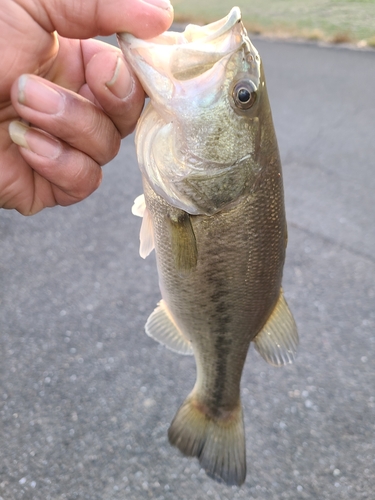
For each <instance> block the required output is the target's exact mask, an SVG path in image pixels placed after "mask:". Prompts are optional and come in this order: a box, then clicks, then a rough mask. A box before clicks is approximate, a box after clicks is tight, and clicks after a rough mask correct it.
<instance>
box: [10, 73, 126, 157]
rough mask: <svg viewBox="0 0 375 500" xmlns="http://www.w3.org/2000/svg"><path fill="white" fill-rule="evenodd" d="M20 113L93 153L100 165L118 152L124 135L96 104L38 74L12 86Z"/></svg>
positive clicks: (83, 149)
mask: <svg viewBox="0 0 375 500" xmlns="http://www.w3.org/2000/svg"><path fill="white" fill-rule="evenodd" d="M11 98H12V103H13V106H14V108H15V110H16V112H17V113H18V115H19V116H20V117H21V118H23V119H24V120H26V121H27V122H30V123H32V124H33V125H34V126H36V127H38V128H41V129H42V130H44V131H46V132H48V133H49V134H52V135H53V136H55V137H58V138H59V139H62V140H63V141H65V142H66V143H67V144H69V145H70V146H72V147H73V148H75V149H78V150H80V151H82V152H83V153H85V154H87V155H89V156H91V158H93V159H94V160H95V161H96V162H97V163H98V164H99V165H104V164H105V163H108V162H109V161H110V160H111V159H112V158H113V157H114V156H115V155H116V154H117V152H118V150H119V147H120V142H121V137H120V134H119V132H118V130H117V128H116V127H115V125H114V123H113V122H112V121H111V119H110V118H109V117H108V116H107V115H106V114H105V113H104V112H103V111H102V110H101V109H99V108H98V107H97V106H95V104H93V103H92V102H90V101H89V100H87V99H85V98H84V97H82V96H80V95H78V94H76V93H75V92H72V91H70V90H67V89H64V88H62V87H59V86H58V85H56V84H54V83H52V82H49V81H48V80H45V79H43V78H41V77H38V76H35V75H22V76H21V77H20V78H18V80H17V81H16V82H15V84H14V85H13V87H12V92H11Z"/></svg>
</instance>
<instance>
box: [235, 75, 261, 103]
mask: <svg viewBox="0 0 375 500" xmlns="http://www.w3.org/2000/svg"><path fill="white" fill-rule="evenodd" d="M232 97H233V100H234V104H235V105H236V107H237V108H240V109H249V108H251V107H252V106H253V104H254V103H255V101H256V98H257V93H256V87H255V85H254V83H253V82H252V81H251V80H241V81H240V82H238V83H236V85H235V86H234V87H233V91H232Z"/></svg>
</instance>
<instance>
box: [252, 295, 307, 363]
mask: <svg viewBox="0 0 375 500" xmlns="http://www.w3.org/2000/svg"><path fill="white" fill-rule="evenodd" d="M253 342H254V344H255V349H256V350H257V351H258V352H259V354H260V355H261V356H262V358H264V359H265V360H266V361H267V363H270V364H271V365H273V366H283V365H286V364H289V363H293V361H294V358H295V355H296V352H297V346H298V332H297V326H296V323H295V321H294V318H293V316H292V313H291V312H290V309H289V307H288V304H287V303H286V300H285V299H284V295H283V292H282V290H280V296H279V299H278V301H277V303H276V306H275V308H274V310H273V311H272V313H271V315H270V317H269V318H268V320H267V323H266V324H265V325H264V327H263V328H262V330H261V331H260V332H259V333H258V335H257V336H256V337H255V339H254V341H253Z"/></svg>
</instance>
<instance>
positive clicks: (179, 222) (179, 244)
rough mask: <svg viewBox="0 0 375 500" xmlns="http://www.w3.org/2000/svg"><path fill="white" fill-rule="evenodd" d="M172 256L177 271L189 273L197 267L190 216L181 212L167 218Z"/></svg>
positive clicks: (195, 246) (194, 240) (196, 252)
mask: <svg viewBox="0 0 375 500" xmlns="http://www.w3.org/2000/svg"><path fill="white" fill-rule="evenodd" d="M167 220H168V224H169V231H170V235H171V246H172V254H173V255H174V259H175V264H176V267H177V269H178V270H179V271H190V270H191V269H193V268H194V267H195V266H196V265H197V259H198V250H197V242H196V239H195V234H194V230H193V226H192V224H191V220H190V215H189V214H188V213H186V212H184V211H182V210H179V211H178V214H177V215H175V214H173V215H169V216H168V219H167Z"/></svg>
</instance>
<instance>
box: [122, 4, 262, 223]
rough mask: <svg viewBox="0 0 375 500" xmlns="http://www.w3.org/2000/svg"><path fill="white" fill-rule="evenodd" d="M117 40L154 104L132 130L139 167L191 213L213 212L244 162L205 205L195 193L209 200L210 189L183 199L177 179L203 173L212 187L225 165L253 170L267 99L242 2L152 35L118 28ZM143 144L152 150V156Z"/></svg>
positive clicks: (227, 196) (235, 186)
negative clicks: (210, 18)
mask: <svg viewBox="0 0 375 500" xmlns="http://www.w3.org/2000/svg"><path fill="white" fill-rule="evenodd" d="M118 41H119V45H120V47H121V49H122V51H123V53H124V55H125V58H126V59H127V61H128V62H129V64H130V65H131V66H132V68H133V70H134V72H135V73H136V75H137V77H138V79H139V80H140V82H141V83H142V86H143V87H144V89H145V91H146V93H147V94H148V96H149V97H150V106H151V107H152V112H149V114H148V118H149V120H148V123H149V124H148V126H146V125H145V123H143V124H142V133H141V131H139V133H138V132H137V136H138V137H137V139H136V142H137V143H138V146H137V149H138V151H139V150H142V151H141V152H140V154H139V163H140V167H141V170H142V171H143V172H144V173H145V175H146V176H147V177H148V179H149V180H150V182H151V184H152V186H153V187H154V189H155V190H156V191H157V192H158V193H159V194H161V195H162V196H164V197H165V198H167V199H168V201H169V202H170V203H171V204H173V205H175V206H178V207H179V208H183V209H184V210H186V211H188V212H189V213H193V214H198V213H214V212H215V211H217V210H219V209H220V208H221V207H222V206H223V205H225V204H226V203H228V202H230V201H232V200H233V199H235V198H236V197H237V196H238V194H239V192H240V191H241V189H243V184H244V176H245V173H244V171H243V169H242V174H243V175H239V177H238V179H237V180H235V181H233V180H232V181H231V183H230V186H231V187H230V188H227V189H226V192H225V193H224V192H223V194H222V195H221V194H220V196H219V198H220V199H216V200H214V201H213V203H210V202H205V203H206V205H207V206H206V207H205V208H202V207H198V204H199V203H198V202H197V199H192V198H197V197H199V196H200V197H201V198H202V199H203V198H204V199H205V200H207V199H210V198H212V197H211V194H210V193H208V192H204V193H202V192H200V193H198V194H197V195H196V196H195V195H194V193H188V195H187V196H188V197H190V200H186V199H185V200H183V201H181V199H182V198H183V197H184V196H182V195H184V193H181V189H180V187H181V182H182V181H183V180H185V181H187V182H188V183H189V185H190V186H192V183H194V182H195V180H194V179H197V178H198V177H199V179H200V180H203V179H204V177H205V176H206V177H207V178H210V179H212V182H211V184H210V183H209V182H206V184H205V185H207V186H208V185H209V184H210V188H209V189H210V190H211V191H212V192H213V193H214V192H218V187H217V186H216V184H218V183H220V182H221V183H222V181H223V176H225V173H227V174H228V175H230V174H231V171H232V170H236V171H237V172H239V174H241V171H240V170H239V169H240V168H242V167H241V165H242V164H243V162H244V161H245V160H246V165H247V166H246V168H247V169H248V168H249V161H250V163H251V164H252V165H253V167H254V170H256V168H258V167H257V166H256V155H257V153H258V151H259V137H260V135H261V124H260V117H261V115H264V116H265V113H264V105H265V106H266V107H267V105H268V99H267V95H266V90H265V84H264V76H263V70H262V64H261V60H260V57H259V54H258V51H257V50H256V48H255V47H254V46H253V44H252V43H251V41H250V39H249V37H248V35H247V32H246V29H245V27H244V25H243V23H242V21H241V12H240V9H239V8H238V7H234V8H233V9H232V10H231V11H230V13H229V14H228V16H226V17H225V18H224V19H221V20H220V21H217V22H214V23H211V24H208V25H206V26H196V25H188V26H187V27H186V29H185V31H184V32H182V33H177V32H173V31H169V32H165V33H163V34H162V35H160V36H158V37H155V38H152V39H149V40H140V39H137V38H135V37H134V36H133V35H131V34H128V33H120V34H118ZM264 95H265V97H264ZM268 108H269V105H268ZM262 110H263V111H262ZM266 114H267V113H266ZM139 128H141V127H139ZM156 135H157V136H158V137H157V139H158V141H159V142H158V148H156V146H155V145H154V147H153V148H152V147H151V148H150V147H149V144H150V137H151V136H152V137H153V139H155V140H156ZM148 149H150V150H151V149H153V150H154V152H153V153H151V155H153V156H152V158H148V157H147V155H148V153H147V152H146V150H148ZM156 149H157V150H158V151H156ZM160 151H164V153H160ZM166 151H168V153H166ZM158 156H161V157H160V158H158ZM156 170H157V171H156ZM215 176H216V178H217V179H216V180H217V182H216V184H215V180H214V178H215ZM218 176H219V177H218ZM192 179H193V180H194V182H193V181H192ZM224 184H225V183H224ZM227 185H228V183H227ZM176 186H177V187H176ZM202 186H204V183H203V182H201V183H200V188H199V189H200V190H201V191H202V189H203V187H202ZM178 189H180V192H178V193H176V192H175V193H172V191H176V190H178ZM197 189H198V188H197ZM231 190H232V191H231ZM185 194H186V193H185ZM177 198H178V199H177ZM185 198H186V196H185ZM216 198H217V197H216ZM211 201H212V200H211ZM201 204H202V203H201ZM208 205H210V206H208Z"/></svg>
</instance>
